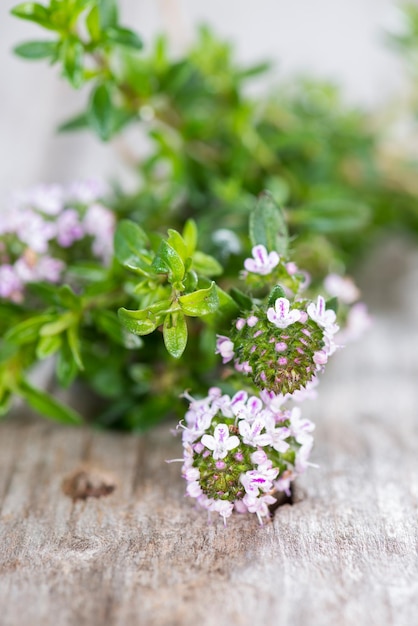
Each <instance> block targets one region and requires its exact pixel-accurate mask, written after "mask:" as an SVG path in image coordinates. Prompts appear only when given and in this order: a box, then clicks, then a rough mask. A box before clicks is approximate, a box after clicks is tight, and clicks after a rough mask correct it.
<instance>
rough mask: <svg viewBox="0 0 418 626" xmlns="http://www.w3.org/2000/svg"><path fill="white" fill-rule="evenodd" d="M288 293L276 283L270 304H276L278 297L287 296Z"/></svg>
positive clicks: (270, 297)
mask: <svg viewBox="0 0 418 626" xmlns="http://www.w3.org/2000/svg"><path fill="white" fill-rule="evenodd" d="M285 297H286V294H285V291H284V289H283V287H282V286H281V285H276V286H275V287H273V289H272V290H271V292H270V295H269V299H268V306H274V305H275V303H276V300H277V299H278V298H285Z"/></svg>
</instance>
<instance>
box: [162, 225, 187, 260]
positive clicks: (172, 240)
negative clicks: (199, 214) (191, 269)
mask: <svg viewBox="0 0 418 626" xmlns="http://www.w3.org/2000/svg"><path fill="white" fill-rule="evenodd" d="M167 242H168V244H169V245H170V246H171V247H172V248H173V249H174V250H175V251H176V252H177V254H178V255H179V256H180V258H181V260H182V261H183V263H185V262H186V259H187V258H188V256H189V255H188V254H187V246H186V242H185V241H184V239H183V237H182V236H181V235H180V233H178V232H177V231H176V230H173V229H172V228H169V229H168V239H167Z"/></svg>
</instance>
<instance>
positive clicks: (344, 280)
mask: <svg viewBox="0 0 418 626" xmlns="http://www.w3.org/2000/svg"><path fill="white" fill-rule="evenodd" d="M324 287H325V289H326V290H327V291H328V293H329V294H330V296H333V297H335V298H338V299H339V300H341V301H342V302H345V303H346V304H351V303H352V302H355V301H356V300H358V298H359V297H360V291H359V290H358V288H357V286H356V285H355V284H354V281H353V280H352V278H350V277H349V276H339V275H338V274H329V275H328V276H327V277H326V278H325V281H324Z"/></svg>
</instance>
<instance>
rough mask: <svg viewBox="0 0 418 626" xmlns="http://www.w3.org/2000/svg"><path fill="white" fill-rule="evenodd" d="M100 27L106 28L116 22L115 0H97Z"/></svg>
mask: <svg viewBox="0 0 418 626" xmlns="http://www.w3.org/2000/svg"><path fill="white" fill-rule="evenodd" d="M98 8H99V18H100V28H101V29H102V30H106V29H107V28H109V27H112V26H116V25H117V23H118V8H117V3H116V0H98Z"/></svg>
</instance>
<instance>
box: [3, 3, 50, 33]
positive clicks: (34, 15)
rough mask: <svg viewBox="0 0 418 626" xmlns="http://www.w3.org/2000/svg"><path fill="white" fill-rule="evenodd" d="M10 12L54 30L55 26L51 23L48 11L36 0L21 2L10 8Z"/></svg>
mask: <svg viewBox="0 0 418 626" xmlns="http://www.w3.org/2000/svg"><path fill="white" fill-rule="evenodd" d="M11 14H12V15H14V16H15V17H20V19H22V20H29V21H31V22H35V23H36V24H39V25H40V26H43V27H44V28H48V29H50V30H55V26H54V25H53V24H52V23H51V15H50V11H49V10H48V9H47V8H46V7H44V6H43V5H42V4H38V3H37V2H22V4H18V5H17V6H16V7H14V8H13V9H12V10H11Z"/></svg>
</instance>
